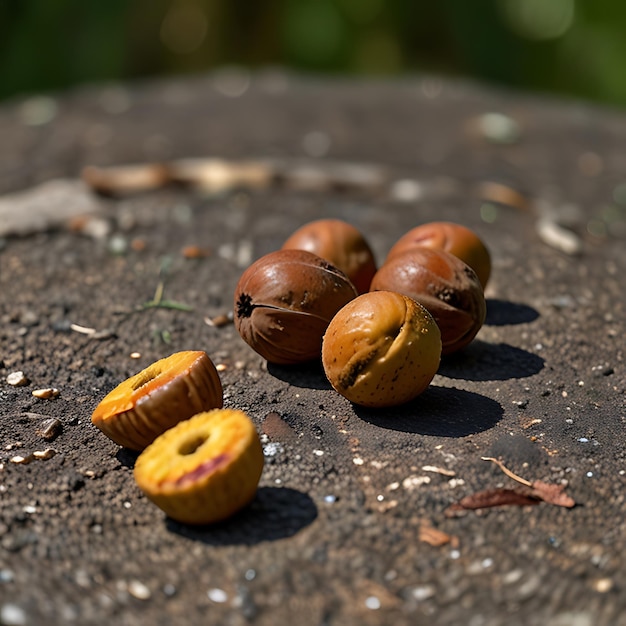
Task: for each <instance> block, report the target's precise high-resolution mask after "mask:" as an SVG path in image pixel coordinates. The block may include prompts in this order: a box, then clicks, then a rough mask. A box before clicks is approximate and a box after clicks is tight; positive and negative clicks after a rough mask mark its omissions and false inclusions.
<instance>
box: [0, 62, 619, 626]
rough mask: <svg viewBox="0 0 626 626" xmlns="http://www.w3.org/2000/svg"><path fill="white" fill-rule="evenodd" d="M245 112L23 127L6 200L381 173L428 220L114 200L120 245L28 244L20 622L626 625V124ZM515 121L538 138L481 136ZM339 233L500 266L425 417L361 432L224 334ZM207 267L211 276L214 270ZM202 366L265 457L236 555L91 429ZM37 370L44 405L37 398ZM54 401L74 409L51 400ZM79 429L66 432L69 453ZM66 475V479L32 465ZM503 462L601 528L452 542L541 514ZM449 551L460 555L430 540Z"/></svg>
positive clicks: (225, 100) (399, 203) (219, 99)
mask: <svg viewBox="0 0 626 626" xmlns="http://www.w3.org/2000/svg"><path fill="white" fill-rule="evenodd" d="M220 80H222V78H221V79H220ZM220 84H221V83H220V82H218V81H216V80H215V79H214V78H213V77H211V76H207V77H198V78H193V79H185V80H176V81H165V82H157V83H146V84H138V85H132V86H128V87H126V86H113V87H102V88H89V89H84V90H79V91H75V92H72V93H69V94H64V95H62V96H60V97H59V98H58V109H57V114H56V117H55V118H54V119H52V120H51V121H50V122H48V123H47V124H45V125H42V126H37V127H32V126H28V125H26V124H24V123H23V120H21V118H20V102H18V101H16V102H9V103H5V104H4V105H3V106H2V107H1V108H0V136H1V137H2V145H1V146H0V193H2V194H9V193H11V192H16V191H19V190H22V189H27V188H30V187H33V186H35V185H37V184H39V183H42V182H44V181H46V180H50V179H53V178H65V179H67V178H69V179H71V178H76V177H78V175H79V173H80V170H81V169H82V167H84V166H86V165H94V164H95V165H107V164H122V163H134V162H143V161H167V160H170V159H178V158H183V157H201V156H217V157H221V158H227V159H244V158H245V159H255V158H267V157H271V158H280V159H287V160H289V159H302V158H310V159H313V160H316V159H317V160H319V162H320V163H323V162H324V163H325V162H326V161H327V160H335V161H340V162H363V163H369V164H377V165H381V166H384V167H385V168H386V170H387V172H388V173H389V176H390V180H392V181H405V182H403V183H401V184H398V183H397V182H396V184H395V186H393V185H392V188H394V189H396V190H398V189H402V194H398V196H396V197H394V196H393V194H391V195H390V194H388V193H384V192H381V193H379V194H374V193H373V192H371V191H367V192H362V193H361V192H359V191H358V190H355V191H350V192H348V191H343V192H342V191H341V190H337V189H331V190H322V191H319V192H304V191H298V190H296V189H292V188H290V187H289V185H288V184H285V185H283V186H281V187H276V188H270V189H265V190H258V189H249V190H233V191H232V192H228V193H221V194H219V195H203V194H198V193H194V192H192V191H189V190H186V189H181V188H167V189H160V190H154V191H152V192H147V193H144V194H139V195H135V196H132V197H123V198H110V199H106V200H105V201H104V202H103V211H104V217H105V218H106V219H107V220H108V221H110V223H111V226H112V229H111V232H110V235H109V236H107V237H105V238H98V239H93V238H90V237H87V236H84V235H81V234H77V233H76V232H72V231H70V230H67V229H64V228H59V229H57V230H54V231H46V232H43V233H41V232H39V233H36V234H33V235H26V236H22V237H19V238H14V237H6V238H5V239H3V240H2V242H1V243H0V294H1V295H0V359H1V360H0V368H2V369H0V433H1V439H0V442H1V444H2V445H1V449H0V464H1V469H0V498H1V507H0V622H3V623H28V624H43V623H46V624H81V625H85V624H102V623H107V622H108V623H115V624H120V625H134V624H150V625H159V624H163V625H165V624H172V623H176V624H199V623H212V624H224V625H245V624H258V625H270V624H271V625H274V624H287V623H290V622H292V621H294V620H297V621H298V623H299V624H302V625H303V626H304V625H309V624H310V625H333V626H334V625H341V626H345V625H359V626H362V625H368V624H394V625H396V626H402V625H405V624H406V625H409V624H433V623H436V624H438V625H452V624H468V625H473V626H478V625H485V626H490V625H499V624H503V623H506V624H507V625H509V626H522V625H524V626H540V625H541V626H546V625H548V626H557V625H561V624H574V623H575V624H594V626H603V625H607V626H608V625H621V626H623V625H624V624H626V621H625V618H624V616H625V615H626V590H625V589H624V580H626V576H625V574H626V572H625V566H624V561H623V554H624V553H626V526H625V524H626V523H625V521H624V520H625V519H626V515H625V514H626V505H625V503H624V486H625V481H626V476H625V472H626V453H625V446H624V435H623V433H624V426H625V421H626V407H625V402H624V393H625V390H626V373H625V369H624V341H623V337H624V336H625V334H626V313H625V310H624V305H625V301H624V290H625V287H626V285H625V283H624V274H625V272H626V254H625V253H624V250H625V247H624V244H625V239H626V227H625V225H626V198H625V195H626V187H625V186H624V184H625V183H626V180H625V179H624V172H625V171H626V168H625V158H626V157H625V156H624V145H625V144H626V116H624V115H623V114H620V113H619V112H615V111H610V110H604V109H598V108H592V107H589V106H586V105H584V104H579V103H567V102H554V101H545V100H543V99H541V98H538V97H530V96H526V95H519V94H510V93H500V92H494V91H490V90H486V89H484V88H481V87H478V86H475V85H472V84H466V83H449V82H445V81H441V80H439V79H436V78H415V79H410V80H406V81H404V82H365V83H360V82H344V81H327V82H326V81H318V80H313V79H304V78H294V77H288V76H287V77H285V76H280V75H274V74H272V75H271V74H267V75H259V76H253V77H252V78H251V81H250V84H249V86H248V88H247V89H243V92H242V90H237V91H236V93H237V94H240V95H239V96H238V97H229V96H228V95H226V94H225V93H224V92H223V90H220V87H219V85H220ZM244 87H245V85H244ZM231 93H235V92H231ZM490 112H497V113H502V114H505V115H507V116H509V117H510V118H512V119H514V120H515V121H516V122H517V124H518V125H519V132H520V136H519V138H517V140H516V141H514V142H513V143H510V144H509V143H504V144H503V143H497V142H496V143H494V142H493V141H490V140H489V137H485V136H483V135H481V131H480V124H477V123H476V120H477V119H479V118H480V116H481V115H483V114H485V113H490ZM323 152H325V154H324V155H323V156H320V154H321V153H323ZM485 183H499V184H500V185H504V186H505V195H504V196H502V195H501V194H500V195H498V194H496V195H494V193H495V192H494V189H500V190H501V189H502V188H501V187H495V186H494V185H491V187H485ZM485 189H490V190H491V191H488V192H486V191H485ZM506 190H508V191H506ZM511 190H515V191H516V192H518V193H519V194H522V195H523V196H524V197H525V198H526V200H527V201H526V202H520V201H519V197H518V196H517V195H511V193H510V192H511ZM486 197H487V199H488V200H490V202H487V201H486V199H485V198H486ZM503 198H504V199H505V202H504V204H502V203H497V202H493V200H494V199H495V200H502V199H503ZM509 200H510V201H509ZM325 216H334V217H339V218H341V219H345V220H346V221H349V222H351V223H352V224H354V225H355V226H357V227H358V228H360V229H361V230H362V232H363V233H364V234H365V236H366V237H367V238H368V239H369V241H370V243H371V245H372V247H373V249H374V250H375V252H376V255H377V257H378V260H379V262H382V260H383V259H384V257H385V254H386V252H387V250H388V249H389V248H390V247H391V245H392V244H393V243H394V241H395V240H396V239H398V238H399V237H400V236H401V235H402V234H403V233H404V232H405V231H407V230H408V229H409V228H412V227H413V226H415V225H417V224H419V223H422V222H426V221H431V220H436V219H437V220H439V219H445V220H451V221H457V222H460V223H463V224H465V225H466V226H469V227H470V228H474V229H475V230H476V232H478V233H479V235H480V236H481V237H482V238H483V239H484V241H485V242H486V243H487V245H488V247H489V249H490V250H491V253H492V257H493V275H492V279H491V282H490V285H489V286H488V289H487V298H488V315H487V322H486V324H485V326H484V327H483V328H482V329H481V331H480V333H479V334H478V337H477V339H476V340H475V341H474V342H473V343H472V344H471V345H470V347H469V348H468V349H467V350H465V351H464V352H463V353H462V354H458V355H455V356H452V357H449V358H446V359H445V360H444V361H443V362H442V365H441V368H440V371H439V373H438V375H437V376H436V378H435V380H434V381H433V385H432V386H431V388H430V389H429V390H427V391H426V392H425V393H424V394H423V395H422V396H420V397H419V398H418V399H417V400H415V401H414V402H411V403H410V404H408V405H406V406H404V407H400V408H397V409H393V410H391V409H389V410H379V411H373V410H365V409H360V408H357V407H354V406H352V405H350V403H348V402H347V401H346V400H344V399H343V398H342V397H340V396H339V395H338V394H336V393H335V392H334V391H333V390H332V389H331V388H330V385H329V384H328V383H327V382H326V380H325V378H324V375H323V372H322V369H321V367H320V366H319V365H318V364H311V365H307V366H301V367H277V366H269V367H268V366H267V365H266V364H265V363H264V362H263V361H262V359H261V358H260V357H258V356H257V355H256V354H254V353H253V352H252V351H251V350H250V348H248V346H247V345H246V344H244V342H243V341H242V340H241V339H240V337H239V336H238V335H237V333H236V331H235V329H234V327H233V326H232V325H226V326H220V327H216V326H209V325H207V324H206V323H205V321H204V318H205V317H209V318H213V317H215V316H218V315H220V314H223V313H225V312H227V311H228V310H229V309H230V308H231V306H232V294H233V290H234V287H235V285H236V282H237V279H238V277H239V275H240V274H241V272H242V271H243V269H244V267H245V265H246V263H247V262H249V260H251V259H254V258H257V257H259V256H260V255H262V254H264V253H266V252H269V251H271V250H273V249H276V248H278V247H279V246H280V245H281V243H282V241H283V240H284V239H285V238H286V237H287V236H288V235H289V234H291V232H292V231H294V230H295V229H296V228H297V227H299V226H300V225H301V224H303V223H304V222H306V221H308V220H310V219H315V218H319V217H325ZM540 218H541V219H543V220H545V219H551V220H552V221H553V224H555V225H556V227H555V228H556V232H557V234H556V238H557V240H558V229H559V228H565V229H567V231H566V232H567V233H568V236H569V234H571V233H573V234H574V235H575V236H576V237H577V239H578V241H579V242H580V249H581V252H580V254H578V255H575V256H572V255H568V254H565V253H564V252H563V251H562V250H559V249H557V248H558V245H556V246H555V245H550V242H552V243H553V244H554V239H551V240H550V241H548V242H546V240H545V239H541V238H540V236H539V234H538V229H537V224H538V220H539V219H540ZM33 230H34V231H36V230H39V229H36V228H35V229H33ZM551 234H552V236H554V232H552V233H551ZM112 242H113V243H114V244H115V245H112ZM122 244H127V245H122ZM557 244H558V241H557ZM189 245H196V246H199V247H200V248H202V249H203V250H204V249H206V250H210V251H211V254H209V255H208V256H202V257H200V258H193V259H189V258H185V257H184V256H183V254H182V253H181V251H182V249H183V248H184V247H185V246H189ZM160 277H161V278H163V279H164V297H165V298H167V300H170V301H174V302H178V303H183V304H185V305H188V306H190V307H192V308H193V311H191V312H187V311H182V310H177V309H166V308H147V309H145V310H141V311H138V310H136V309H137V307H140V305H142V303H145V302H147V301H150V300H151V299H152V298H153V295H154V293H155V289H156V287H157V285H158V282H159V280H160ZM33 318H34V319H35V320H36V323H27V322H28V321H29V320H30V319H33ZM72 324H78V325H79V326H80V327H83V328H86V329H92V330H93V332H91V333H90V332H77V331H75V330H72ZM184 349H203V350H206V351H207V352H208V354H209V355H210V356H211V358H212V359H213V360H214V362H215V363H216V364H223V366H224V368H220V369H222V371H221V376H222V381H223V384H224V389H225V404H226V405H227V406H231V407H236V408H240V409H243V410H245V411H247V412H248V413H249V415H250V416H251V417H252V419H253V420H254V422H255V424H256V425H257V427H258V429H259V432H260V433H263V438H264V444H265V445H266V454H267V464H266V468H265V471H264V474H263V477H262V480H261V486H260V489H259V492H258V496H257V498H256V500H255V501H254V502H253V503H252V505H251V506H250V507H249V508H247V509H246V510H245V511H243V512H242V513H241V514H239V515H238V516H236V517H235V518H234V519H232V520H230V521H228V522H226V523H223V524H220V525H219V526H217V527H211V528H204V527H203V528H193V527H189V526H184V525H181V524H178V523H176V522H173V521H171V520H168V519H166V518H165V516H164V515H163V514H162V513H161V512H160V511H159V510H158V509H156V508H155V507H154V506H153V505H152V504H151V503H150V502H149V501H147V500H146V498H144V497H143V496H142V495H141V493H140V492H139V490H138V488H137V487H136V485H135V483H134V481H133V478H132V465H133V462H134V459H135V456H134V455H133V454H132V453H130V452H128V451H126V450H123V449H120V448H118V447H117V446H116V445H115V444H114V443H113V442H111V441H109V440H108V439H106V437H105V436H104V435H103V434H102V433H100V432H99V431H98V430H97V429H96V428H95V427H93V426H92V425H91V422H90V415H91V412H92V411H93V409H94V407H95V406H96V404H97V403H98V402H99V400H100V399H101V398H102V397H103V396H104V395H105V393H107V392H108V391H110V390H111V389H112V388H113V387H114V386H115V385H117V384H118V383H119V382H121V381H122V380H123V379H125V378H126V377H128V376H129V375H131V374H134V373H136V372H137V371H139V370H140V369H142V368H143V367H145V366H147V365H149V364H150V363H151V362H153V361H154V360H156V359H158V358H161V357H163V356H166V355H168V354H170V353H172V352H174V351H178V350H184ZM135 352H136V353H139V355H140V356H139V358H137V356H138V355H137V354H134V355H133V357H132V358H131V356H130V355H131V353H135ZM15 370H22V371H23V372H24V373H25V375H26V376H27V377H28V379H29V380H30V381H31V383H30V385H27V386H25V387H20V388H14V387H11V386H9V385H8V384H7V383H6V382H5V381H6V376H7V374H8V373H9V372H11V371H15ZM46 387H56V388H58V389H60V390H61V394H60V396H59V397H58V398H55V399H49V400H39V399H37V398H34V397H33V396H32V390H33V389H37V388H46ZM52 418H54V419H58V420H59V421H60V423H61V426H62V427H61V428H59V429H58V433H57V436H56V438H55V439H54V440H53V441H52V442H50V441H48V442H46V441H44V440H42V435H41V432H42V430H45V429H46V426H47V424H50V421H49V420H50V419H52ZM269 444H274V445H269ZM49 447H50V448H53V449H54V450H55V451H56V454H55V455H54V456H52V457H51V458H47V459H38V458H37V457H33V459H34V460H33V461H32V462H30V463H28V464H15V463H10V459H11V458H12V457H14V456H16V455H21V456H23V457H27V456H29V455H32V454H33V453H34V452H36V451H38V450H44V449H46V448H49ZM481 456H497V457H500V458H501V459H502V460H503V461H504V462H505V464H506V465H507V466H508V467H510V468H511V469H512V470H513V471H515V472H516V473H518V474H520V475H522V476H524V477H525V478H527V479H528V480H531V481H532V480H544V481H546V482H559V481H563V480H567V481H568V487H567V493H568V494H569V495H571V496H572V497H573V498H574V499H575V501H576V502H577V506H576V507H574V508H572V509H565V508H560V507H556V506H550V505H548V504H545V503H543V504H540V505H538V506H531V507H514V506H511V507H504V508H500V509H490V510H485V511H481V512H474V511H470V512H468V513H467V514H466V515H464V516H462V517H455V518H447V517H445V516H444V511H445V509H446V508H447V507H448V506H449V505H450V504H452V503H454V502H457V501H458V500H460V499H461V498H462V497H464V496H467V495H469V494H471V493H473V492H476V491H479V490H483V489H488V488H497V487H499V486H504V487H512V486H514V483H512V482H511V481H510V480H509V479H508V478H506V477H505V476H504V474H502V473H501V472H500V470H498V468H497V467H495V466H494V465H493V464H490V463H486V462H484V461H481ZM423 466H434V467H440V468H443V469H445V470H448V471H453V472H455V476H454V477H450V476H446V475H444V474H438V473H436V472H433V471H430V470H429V471H426V470H423V469H422V467H423ZM423 476H428V477H429V479H430V480H428V481H426V480H424V479H422V478H421V477H423ZM407 479H408V480H407ZM424 524H428V525H432V526H434V527H435V528H437V529H438V530H440V531H443V532H445V533H447V534H448V535H450V536H451V537H453V538H455V539H454V541H453V542H451V543H449V544H446V545H443V546H438V547H435V546H432V545H430V544H428V543H426V542H423V541H420V540H419V529H420V526H422V525H424ZM457 542H458V545H457ZM11 620H13V621H11ZM16 620H18V621H16ZM20 620H21V621H20Z"/></svg>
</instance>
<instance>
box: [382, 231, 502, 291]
mask: <svg viewBox="0 0 626 626" xmlns="http://www.w3.org/2000/svg"><path fill="white" fill-rule="evenodd" d="M418 246H421V247H426V248H436V249H438V250H445V251H446V252H449V253H450V254H453V255H454V256H456V257H458V258H459V259H461V261H463V262H464V263H467V265H469V266H470V267H471V268H472V269H473V270H474V271H475V272H476V276H478V280H480V283H481V285H482V286H483V289H484V288H485V287H486V286H487V282H488V281H489V276H490V275H491V256H490V254H489V250H487V247H486V246H485V244H484V243H483V241H482V240H481V239H480V237H479V236H478V235H477V234H476V233H475V232H474V231H473V230H471V229H469V228H467V227H466V226H461V224H455V223H454V222H430V223H428V224H422V225H420V226H416V227H415V228H413V229H411V230H410V231H408V232H407V233H406V234H405V235H403V236H402V237H400V239H398V241H396V243H395V244H394V245H393V246H392V247H391V250H389V254H388V255H387V261H389V260H390V259H391V258H392V257H394V256H396V255H398V254H402V253H403V252H406V251H407V250H411V249H413V248H416V247H418ZM385 262H386V261H385Z"/></svg>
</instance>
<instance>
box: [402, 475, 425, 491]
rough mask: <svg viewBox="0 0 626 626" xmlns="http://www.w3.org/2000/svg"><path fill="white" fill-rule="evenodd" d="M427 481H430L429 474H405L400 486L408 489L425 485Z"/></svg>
mask: <svg viewBox="0 0 626 626" xmlns="http://www.w3.org/2000/svg"><path fill="white" fill-rule="evenodd" d="M428 483H430V476H407V477H406V478H405V479H404V480H403V481H402V486H403V487H404V488H405V489H406V490H408V491H410V490H411V489H415V488H416V487H420V486H421V485H427V484H428Z"/></svg>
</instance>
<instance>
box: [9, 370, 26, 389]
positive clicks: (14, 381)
mask: <svg viewBox="0 0 626 626" xmlns="http://www.w3.org/2000/svg"><path fill="white" fill-rule="evenodd" d="M28 382H29V381H28V378H26V376H25V375H24V372H22V371H19V372H11V373H10V374H9V375H8V376H7V383H9V385H11V386H13V387H23V386H24V385H27V384H28Z"/></svg>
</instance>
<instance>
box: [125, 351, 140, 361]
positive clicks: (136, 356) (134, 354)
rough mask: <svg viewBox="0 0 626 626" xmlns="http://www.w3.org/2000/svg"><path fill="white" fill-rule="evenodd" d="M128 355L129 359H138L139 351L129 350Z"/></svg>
mask: <svg viewBox="0 0 626 626" xmlns="http://www.w3.org/2000/svg"><path fill="white" fill-rule="evenodd" d="M128 356H130V358H131V359H140V358H141V352H131V353H130V354H129V355H128Z"/></svg>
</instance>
